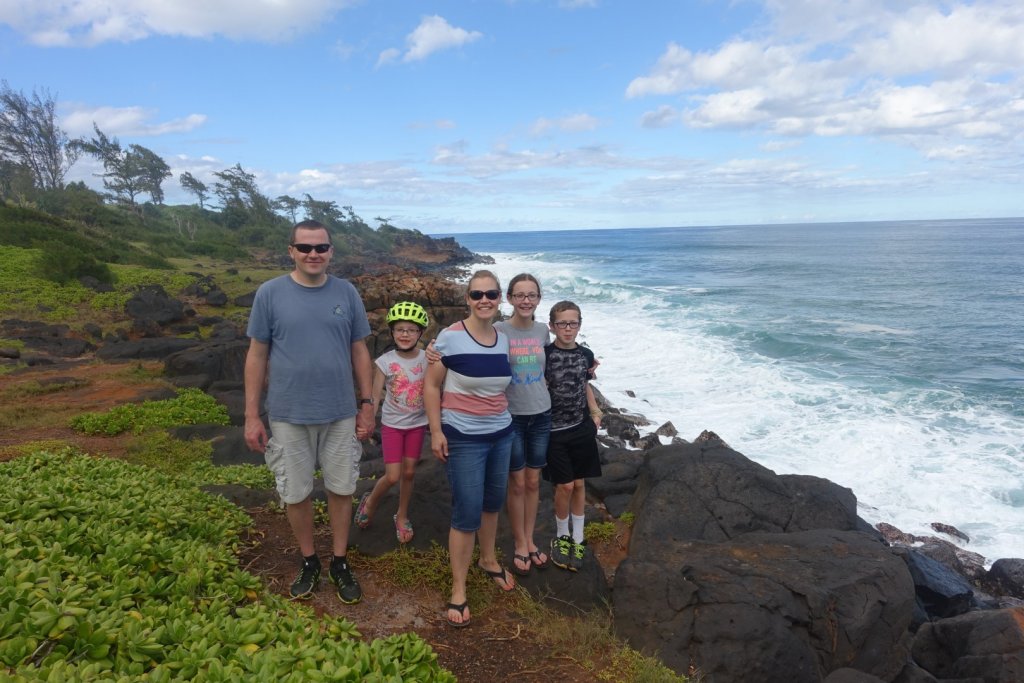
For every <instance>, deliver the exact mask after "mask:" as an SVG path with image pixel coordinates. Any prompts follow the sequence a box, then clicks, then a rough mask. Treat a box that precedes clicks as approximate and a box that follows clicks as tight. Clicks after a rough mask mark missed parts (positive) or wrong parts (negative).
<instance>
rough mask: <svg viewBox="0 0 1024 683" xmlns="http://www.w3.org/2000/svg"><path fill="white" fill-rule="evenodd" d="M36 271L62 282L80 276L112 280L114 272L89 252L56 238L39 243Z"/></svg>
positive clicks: (41, 275)
mask: <svg viewBox="0 0 1024 683" xmlns="http://www.w3.org/2000/svg"><path fill="white" fill-rule="evenodd" d="M40 249H41V250H42V251H41V253H40V255H39V261H38V264H37V272H38V273H39V276H40V277H44V278H46V279H47V280H52V281H53V282H58V283H60V284H64V283H65V282H70V281H72V280H77V279H78V278H80V277H86V276H88V277H94V278H96V279H97V280H99V281H100V282H106V283H110V282H113V281H114V274H113V273H111V272H110V268H109V267H108V266H107V264H106V263H100V262H99V261H97V260H96V259H95V258H94V257H93V256H92V255H91V254H87V253H85V252H84V251H82V250H81V249H78V248H77V247H74V246H71V245H69V244H65V243H64V242H61V241H58V240H49V241H47V242H44V243H43V244H42V245H40Z"/></svg>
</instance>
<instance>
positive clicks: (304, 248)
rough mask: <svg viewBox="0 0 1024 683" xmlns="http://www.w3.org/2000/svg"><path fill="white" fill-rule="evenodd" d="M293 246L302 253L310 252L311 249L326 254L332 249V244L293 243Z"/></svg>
mask: <svg viewBox="0 0 1024 683" xmlns="http://www.w3.org/2000/svg"><path fill="white" fill-rule="evenodd" d="M292 248H294V249H295V251H297V252H299V253H302V254H308V253H309V252H311V251H315V252H316V253H318V254H326V253H327V252H328V251H330V250H331V245H330V244H293V245H292Z"/></svg>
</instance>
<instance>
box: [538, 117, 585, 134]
mask: <svg viewBox="0 0 1024 683" xmlns="http://www.w3.org/2000/svg"><path fill="white" fill-rule="evenodd" d="M598 125H600V121H598V120H597V119H596V118H595V117H593V116H591V115H590V114H573V115H572V116H565V117H562V118H560V119H547V118H543V117H542V118H539V119H537V120H536V121H534V123H533V125H532V126H530V134H531V135H535V136H536V135H544V134H546V133H548V132H549V131H552V130H557V131H561V132H563V133H582V132H586V131H588V130H595V129H596V128H597V127H598Z"/></svg>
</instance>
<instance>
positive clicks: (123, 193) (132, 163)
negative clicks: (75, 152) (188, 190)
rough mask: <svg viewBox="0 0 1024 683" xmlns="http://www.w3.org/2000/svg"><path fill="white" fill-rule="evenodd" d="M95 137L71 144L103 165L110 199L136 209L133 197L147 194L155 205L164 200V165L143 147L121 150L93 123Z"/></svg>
mask: <svg viewBox="0 0 1024 683" xmlns="http://www.w3.org/2000/svg"><path fill="white" fill-rule="evenodd" d="M93 130H94V131H95V132H96V136H95V137H93V138H92V139H91V140H86V139H84V138H83V139H80V140H75V141H74V143H73V144H74V146H75V147H77V148H79V149H81V150H82V151H83V152H85V153H86V154H89V155H91V156H94V157H96V158H97V159H99V160H100V162H102V164H103V173H101V174H98V175H99V176H100V177H101V178H103V186H104V187H105V188H106V189H107V191H108V192H109V193H110V196H111V198H113V199H114V200H116V201H119V202H121V203H123V204H127V205H128V206H130V207H132V208H135V206H136V197H138V196H139V195H140V194H143V193H145V194H148V195H149V196H150V198H151V199H152V200H153V202H154V203H156V204H161V203H163V201H164V191H163V187H162V184H163V181H164V180H165V179H166V178H169V177H171V175H172V174H171V169H170V167H169V166H168V165H167V163H166V162H165V161H164V160H163V159H162V158H161V157H160V156H159V155H157V154H156V153H155V152H153V151H152V150H150V149H148V148H146V147H143V146H142V145H134V144H133V145H128V149H122V148H121V143H120V142H119V141H118V139H117V138H110V137H108V136H107V134H106V133H104V132H103V131H101V130H100V128H99V126H97V125H96V124H95V123H94V124H93Z"/></svg>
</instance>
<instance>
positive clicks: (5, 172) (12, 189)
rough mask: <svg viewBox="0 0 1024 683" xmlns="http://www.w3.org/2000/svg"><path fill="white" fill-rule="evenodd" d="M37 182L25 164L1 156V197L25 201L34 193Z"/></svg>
mask: <svg viewBox="0 0 1024 683" xmlns="http://www.w3.org/2000/svg"><path fill="white" fill-rule="evenodd" d="M35 186H36V183H35V179H34V178H33V177H32V171H31V170H30V169H29V168H28V167H27V166H25V165H24V164H19V163H17V162H14V161H10V160H9V159H3V158H0V199H6V198H8V197H10V198H13V199H14V200H15V201H18V202H24V201H26V199H27V198H28V197H29V196H30V195H32V194H33V190H34V189H35Z"/></svg>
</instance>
